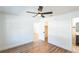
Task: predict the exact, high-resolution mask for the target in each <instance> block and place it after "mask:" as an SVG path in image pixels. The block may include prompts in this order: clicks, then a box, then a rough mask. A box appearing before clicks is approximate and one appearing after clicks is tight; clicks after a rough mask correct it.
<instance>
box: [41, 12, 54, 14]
mask: <svg viewBox="0 0 79 59" xmlns="http://www.w3.org/2000/svg"><path fill="white" fill-rule="evenodd" d="M41 14H53V12H44V13H41Z"/></svg>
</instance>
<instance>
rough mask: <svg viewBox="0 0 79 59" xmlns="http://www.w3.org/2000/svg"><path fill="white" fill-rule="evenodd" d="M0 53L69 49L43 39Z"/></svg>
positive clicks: (50, 51)
mask: <svg viewBox="0 0 79 59" xmlns="http://www.w3.org/2000/svg"><path fill="white" fill-rule="evenodd" d="M1 53H70V51H68V50H65V49H63V48H59V47H57V46H55V45H52V44H49V43H45V42H43V41H39V42H30V43H28V44H24V45H21V46H18V47H15V48H11V49H7V50H5V51H2V52H1Z"/></svg>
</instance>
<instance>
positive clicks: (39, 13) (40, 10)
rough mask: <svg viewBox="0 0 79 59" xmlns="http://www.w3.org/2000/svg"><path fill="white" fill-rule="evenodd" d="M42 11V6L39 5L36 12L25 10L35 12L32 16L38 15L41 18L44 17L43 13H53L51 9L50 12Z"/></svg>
mask: <svg viewBox="0 0 79 59" xmlns="http://www.w3.org/2000/svg"><path fill="white" fill-rule="evenodd" d="M42 11H43V6H39V7H38V12H30V11H26V12H27V13H32V14H35V16H33V17H36V16H38V15H40V16H41V17H42V18H44V17H45V16H44V15H46V14H53V12H52V11H50V12H42Z"/></svg>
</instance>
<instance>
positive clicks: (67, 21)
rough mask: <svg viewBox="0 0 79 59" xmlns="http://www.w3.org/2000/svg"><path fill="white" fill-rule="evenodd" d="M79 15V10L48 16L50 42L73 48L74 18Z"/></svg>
mask: <svg viewBox="0 0 79 59" xmlns="http://www.w3.org/2000/svg"><path fill="white" fill-rule="evenodd" d="M75 17H79V11H76V12H71V13H66V14H62V15H58V16H53V17H51V18H48V32H49V34H48V38H49V41H48V42H49V43H51V44H54V45H57V46H59V47H62V48H65V49H68V50H71V48H72V29H71V27H72V19H73V18H75Z"/></svg>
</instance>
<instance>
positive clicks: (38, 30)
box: [34, 18, 48, 42]
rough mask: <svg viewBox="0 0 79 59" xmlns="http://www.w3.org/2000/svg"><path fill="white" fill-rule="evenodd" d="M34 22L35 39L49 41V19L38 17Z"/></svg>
mask: <svg viewBox="0 0 79 59" xmlns="http://www.w3.org/2000/svg"><path fill="white" fill-rule="evenodd" d="M37 20H39V21H35V23H34V33H35V34H34V35H35V38H34V40H35V41H38V40H42V41H45V42H48V21H47V19H45V18H39V19H37Z"/></svg>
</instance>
